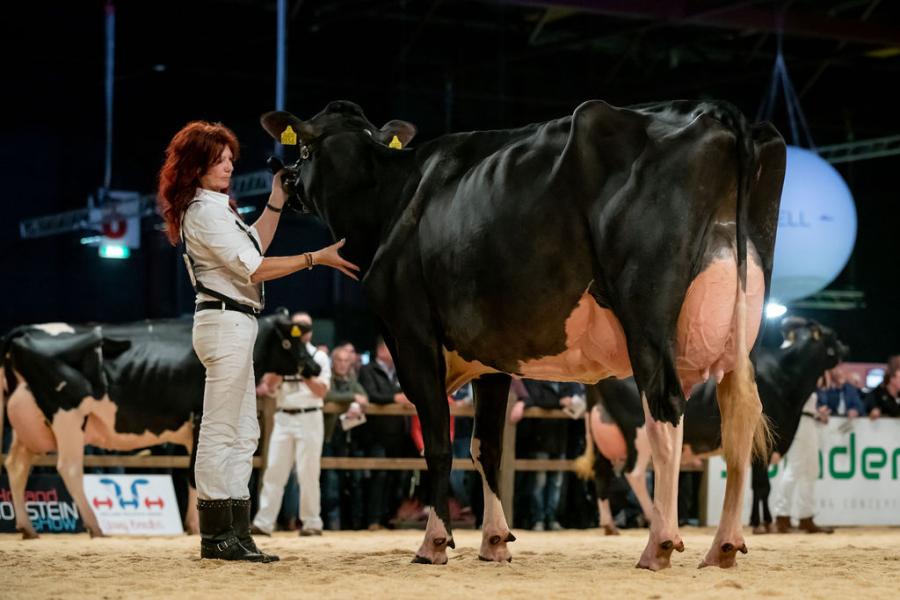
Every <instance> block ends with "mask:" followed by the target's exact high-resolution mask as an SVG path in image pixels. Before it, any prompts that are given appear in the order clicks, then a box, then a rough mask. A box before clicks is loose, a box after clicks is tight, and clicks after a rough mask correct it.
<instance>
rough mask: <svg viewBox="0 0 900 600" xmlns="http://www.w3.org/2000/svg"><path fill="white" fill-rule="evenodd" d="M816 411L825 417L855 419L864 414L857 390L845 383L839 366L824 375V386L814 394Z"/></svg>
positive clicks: (841, 368)
mask: <svg viewBox="0 0 900 600" xmlns="http://www.w3.org/2000/svg"><path fill="white" fill-rule="evenodd" d="M816 395H817V400H816V409H817V410H818V411H819V412H821V413H824V414H825V415H826V416H834V417H847V418H849V419H855V418H856V417H858V416H859V415H861V414H865V412H866V411H865V408H863V404H862V400H860V397H859V390H858V389H857V388H856V386H854V385H853V384H851V383H850V382H849V381H847V376H846V374H845V373H844V369H843V367H841V365H838V366H836V367H835V368H833V369H831V370H830V371H827V372H826V373H825V386H824V387H822V388H819V390H818V391H817V392H816Z"/></svg>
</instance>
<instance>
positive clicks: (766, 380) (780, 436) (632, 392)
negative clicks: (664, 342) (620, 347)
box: [580, 317, 847, 534]
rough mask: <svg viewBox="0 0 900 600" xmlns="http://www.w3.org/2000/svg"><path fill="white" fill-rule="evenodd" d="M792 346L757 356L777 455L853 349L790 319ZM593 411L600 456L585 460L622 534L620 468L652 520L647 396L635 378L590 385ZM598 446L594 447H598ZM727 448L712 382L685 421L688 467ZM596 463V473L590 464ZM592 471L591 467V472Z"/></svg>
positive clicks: (764, 486) (604, 512)
mask: <svg viewBox="0 0 900 600" xmlns="http://www.w3.org/2000/svg"><path fill="white" fill-rule="evenodd" d="M781 331H782V335H783V336H784V344H783V345H782V346H781V347H780V348H778V349H775V350H766V349H760V350H758V351H757V353H756V354H755V357H754V359H755V363H756V385H757V387H758V389H759V395H760V399H761V400H762V405H763V414H765V415H766V417H767V418H768V419H769V422H770V424H771V431H772V435H773V441H774V443H773V446H772V448H771V451H772V452H775V453H778V454H779V455H781V456H784V454H785V453H787V451H788V448H790V445H791V441H792V440H793V438H794V434H795V432H796V431H797V426H798V424H799V423H800V418H801V413H802V409H803V404H804V403H805V402H806V400H807V399H808V398H809V396H810V394H812V393H813V392H814V391H815V389H816V382H817V381H818V379H819V377H821V376H822V374H823V373H824V372H825V371H826V370H828V369H831V368H833V367H834V366H836V365H837V364H838V362H839V361H840V360H841V359H842V358H843V357H844V356H846V354H847V347H846V346H845V345H844V344H843V343H842V342H841V341H840V340H839V339H838V337H837V335H836V334H835V332H834V331H833V330H832V329H830V328H829V327H825V326H822V325H820V324H819V323H817V322H815V321H811V320H806V319H802V318H798V317H790V318H787V319H785V320H784V321H783V322H782V326H781ZM588 400H589V403H590V404H592V405H593V406H592V407H591V411H590V413H589V417H588V431H589V435H590V436H591V438H592V440H589V445H588V449H589V453H592V452H593V449H594V446H596V449H597V450H598V455H597V457H596V460H595V461H594V459H593V457H591V458H590V459H589V460H588V461H586V462H582V463H581V466H582V469H581V473H580V474H581V475H582V476H587V477H594V478H595V481H596V483H597V496H598V503H599V510H600V519H601V522H600V524H601V526H602V527H603V528H604V529H605V531H606V533H607V534H615V533H617V530H616V528H615V525H614V524H613V523H612V521H611V514H610V509H609V501H608V487H609V483H610V481H611V479H612V477H613V476H614V470H615V469H617V468H618V469H621V470H622V471H623V472H624V473H625V475H626V479H627V480H628V483H629V484H630V485H631V486H632V489H633V491H634V493H635V496H636V497H637V498H638V501H639V502H640V504H641V508H642V509H643V510H644V513H645V516H646V517H647V518H648V519H649V518H651V516H652V513H651V512H650V511H648V508H647V507H648V505H649V503H650V498H649V495H648V494H647V488H646V483H645V475H646V467H647V464H648V463H649V462H650V450H649V448H648V447H647V444H646V442H645V441H644V440H645V438H646V432H645V431H644V417H643V411H642V409H641V399H640V395H639V393H638V389H637V386H636V385H635V383H634V380H633V379H625V380H612V379H611V380H606V381H601V382H599V383H598V384H597V385H595V386H589V388H588ZM590 441H592V442H593V444H590ZM721 451H722V416H721V413H720V412H719V406H718V402H717V399H716V387H715V385H713V384H712V382H708V383H706V384H703V385H700V386H698V387H696V388H695V389H694V391H693V393H692V394H691V396H690V399H689V400H688V403H687V408H686V409H685V417H684V455H683V457H682V461H683V462H687V461H692V460H694V459H696V458H699V457H705V456H710V455H712V454H718V453H720V452H721ZM768 459H769V456H765V457H755V458H754V461H753V464H752V469H753V478H752V481H753V495H754V508H755V506H756V504H757V503H758V502H764V501H765V499H766V498H767V497H768V493H769V485H768V483H769V482H768V476H767V470H768V462H769V461H768ZM592 462H593V470H591V468H590V467H589V466H588V465H590V464H591V463H592ZM585 467H587V469H586V470H585Z"/></svg>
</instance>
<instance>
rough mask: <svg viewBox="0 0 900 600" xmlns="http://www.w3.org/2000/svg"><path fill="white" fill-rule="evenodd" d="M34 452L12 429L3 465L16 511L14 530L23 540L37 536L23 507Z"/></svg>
mask: <svg viewBox="0 0 900 600" xmlns="http://www.w3.org/2000/svg"><path fill="white" fill-rule="evenodd" d="M34 457H35V454H34V453H33V452H32V451H31V450H29V449H28V448H26V447H25V444H23V443H22V442H21V441H20V440H19V438H18V436H17V435H16V432H15V430H13V436H12V443H11V444H10V447H9V454H8V455H7V456H6V460H5V461H4V465H5V466H6V472H7V473H9V488H10V492H12V501H13V509H14V510H15V511H16V531H19V532H21V533H22V539H23V540H33V539H37V538H38V537H39V536H38V534H37V532H36V531H35V530H34V526H33V525H32V524H31V519H29V518H28V510H27V509H26V508H25V486H26V484H27V483H28V474H29V473H30V472H31V464H32V463H33V462H34Z"/></svg>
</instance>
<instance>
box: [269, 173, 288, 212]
mask: <svg viewBox="0 0 900 600" xmlns="http://www.w3.org/2000/svg"><path fill="white" fill-rule="evenodd" d="M284 172H285V171H284V169H281V170H280V171H278V172H277V173H275V175H274V176H273V177H272V193H271V194H269V204H271V205H272V206H274V207H275V208H284V203H285V202H286V201H287V194H286V193H285V191H284V186H283V185H282V183H281V177H282V175H284Z"/></svg>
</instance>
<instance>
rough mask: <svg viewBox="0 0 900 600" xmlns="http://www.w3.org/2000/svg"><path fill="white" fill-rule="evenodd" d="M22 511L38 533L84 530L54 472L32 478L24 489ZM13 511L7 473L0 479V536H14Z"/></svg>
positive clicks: (59, 478)
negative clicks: (5, 534) (0, 534)
mask: <svg viewBox="0 0 900 600" xmlns="http://www.w3.org/2000/svg"><path fill="white" fill-rule="evenodd" d="M25 510H26V511H27V513H28V518H29V519H30V520H31V525H32V526H33V527H34V530H35V531H36V532H37V533H78V532H80V531H84V526H83V524H82V523H81V517H80V516H79V515H78V508H77V507H76V506H75V502H74V501H73V500H72V497H71V496H69V492H68V491H66V486H65V484H63V480H62V478H61V477H60V476H59V475H57V474H56V473H53V474H40V475H32V476H31V477H29V478H28V483H27V484H26V486H25ZM15 531H16V511H15V508H14V507H13V498H12V491H11V490H10V487H9V478H8V477H7V475H6V473H3V475H2V476H0V533H15Z"/></svg>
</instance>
